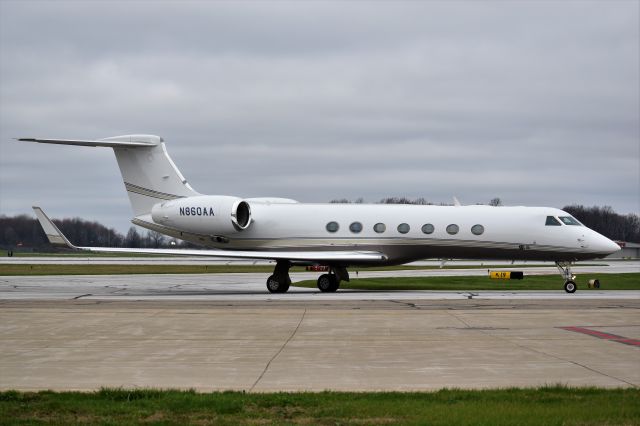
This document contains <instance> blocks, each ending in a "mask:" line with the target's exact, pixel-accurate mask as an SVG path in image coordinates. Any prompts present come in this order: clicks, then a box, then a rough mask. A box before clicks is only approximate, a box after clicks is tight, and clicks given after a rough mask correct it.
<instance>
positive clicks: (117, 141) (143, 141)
mask: <svg viewBox="0 0 640 426" xmlns="http://www.w3.org/2000/svg"><path fill="white" fill-rule="evenodd" d="M18 140H19V141H21V142H38V143H50V144H55V145H75V146H92V147H96V146H100V147H107V148H134V147H152V146H156V145H158V144H159V143H160V142H162V139H161V138H160V137H159V136H153V135H129V136H116V137H113V138H106V139H97V140H79V139H40V138H19V139H18Z"/></svg>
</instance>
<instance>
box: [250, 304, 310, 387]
mask: <svg viewBox="0 0 640 426" xmlns="http://www.w3.org/2000/svg"><path fill="white" fill-rule="evenodd" d="M305 315H307V308H305V309H304V311H303V312H302V316H301V317H300V321H298V325H297V326H296V328H295V330H293V333H291V335H290V336H289V338H288V339H287V340H286V341H285V342H284V344H283V345H282V346H281V347H280V350H279V351H278V352H276V354H275V355H274V356H273V357H271V359H270V360H269V362H268V363H267V365H266V366H265V367H264V370H262V373H261V374H260V376H259V377H258V379H257V380H256V381H255V383H254V384H253V386H251V389H249V392H253V389H255V387H256V386H257V385H258V383H259V382H260V380H262V378H263V377H264V375H265V373H266V372H267V370H268V369H269V367H270V366H271V363H272V362H273V361H274V360H275V359H276V358H277V357H278V355H280V353H282V351H283V350H284V348H285V347H286V346H287V344H288V343H289V342H290V341H291V339H293V336H295V335H296V333H297V332H298V329H299V328H300V325H302V321H304V317H305Z"/></svg>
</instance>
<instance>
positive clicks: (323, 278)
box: [267, 260, 349, 293]
mask: <svg viewBox="0 0 640 426" xmlns="http://www.w3.org/2000/svg"><path fill="white" fill-rule="evenodd" d="M289 268H291V262H289V261H288V260H279V261H278V263H276V267H275V269H274V271H273V275H271V276H270V277H269V278H267V290H269V292H270V293H286V291H287V290H289V286H290V285H291V278H290V277H289ZM341 281H349V272H348V271H347V268H345V267H344V266H332V267H331V268H330V269H329V273H328V274H322V275H320V277H319V278H318V289H319V290H320V291H321V292H323V293H333V292H335V291H337V290H338V288H340V282H341Z"/></svg>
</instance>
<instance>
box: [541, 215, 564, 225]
mask: <svg viewBox="0 0 640 426" xmlns="http://www.w3.org/2000/svg"><path fill="white" fill-rule="evenodd" d="M545 225H546V226H561V224H560V221H559V220H558V219H556V218H555V217H553V216H547V221H546V223H545Z"/></svg>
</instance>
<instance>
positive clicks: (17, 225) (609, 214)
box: [0, 197, 640, 250]
mask: <svg viewBox="0 0 640 426" xmlns="http://www.w3.org/2000/svg"><path fill="white" fill-rule="evenodd" d="M331 203H337V204H342V203H352V201H349V200H347V199H339V200H332V201H331ZM353 203H363V201H362V199H357V200H355V201H353ZM378 204H419V205H432V204H433V203H429V202H428V201H426V200H425V199H424V198H417V199H409V198H405V197H388V198H383V199H382V200H380V202H379V203H378ZM489 205H492V206H501V205H502V202H501V200H500V199H499V198H494V199H493V200H491V201H490V202H489ZM562 210H564V211H566V212H567V213H569V214H571V215H572V216H574V217H575V218H576V219H578V220H579V221H580V222H582V223H583V224H584V225H585V226H588V227H589V228H591V229H593V230H594V231H597V232H599V233H601V234H602V235H604V236H606V237H608V238H610V239H612V240H615V241H627V242H634V243H640V216H639V215H637V214H633V213H630V214H626V215H622V214H618V213H616V212H615V211H614V210H613V209H612V208H611V207H610V206H604V207H599V206H593V207H585V206H582V205H576V204H572V205H568V206H565V207H563V208H562ZM53 221H54V222H55V224H56V225H57V226H58V227H59V228H60V230H62V232H63V233H64V234H65V235H66V236H67V238H68V239H69V240H70V241H71V242H72V243H73V244H75V245H78V246H97V247H128V248H161V247H174V248H175V247H195V246H194V245H192V244H190V243H187V242H185V241H182V240H179V239H176V238H171V237H167V236H165V235H162V234H160V233H159V232H155V231H149V230H143V231H139V230H138V229H137V228H136V227H134V226H131V227H130V228H129V230H128V231H127V233H126V234H121V233H119V232H118V231H116V230H115V229H113V228H107V227H106V226H104V225H102V224H101V223H99V222H95V221H86V220H83V219H80V218H66V219H62V220H59V219H54V220H53ZM0 247H1V248H3V249H12V250H13V249H25V250H27V249H38V250H53V247H52V246H51V245H50V244H49V242H48V240H47V237H46V235H45V234H44V231H43V230H42V227H41V226H40V224H39V223H38V221H37V220H36V219H35V218H34V217H31V216H27V215H26V214H21V215H17V216H6V215H0Z"/></svg>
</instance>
